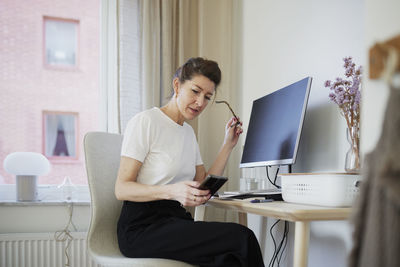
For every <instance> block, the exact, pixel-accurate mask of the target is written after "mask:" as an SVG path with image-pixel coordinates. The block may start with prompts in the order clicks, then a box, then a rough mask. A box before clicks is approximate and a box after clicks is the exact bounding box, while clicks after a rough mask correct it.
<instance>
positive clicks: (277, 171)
mask: <svg viewBox="0 0 400 267" xmlns="http://www.w3.org/2000/svg"><path fill="white" fill-rule="evenodd" d="M269 167H271V166H266V167H265V170H266V172H267V178H268V181H269V182H270V183H271V184H272V185H273V186H275V187H276V188H278V189H279V188H281V186H280V185H277V184H276V180H277V179H278V173H279V168H280V167H279V166H278V168H277V169H276V173H275V177H274V181H272V180H271V178H269Z"/></svg>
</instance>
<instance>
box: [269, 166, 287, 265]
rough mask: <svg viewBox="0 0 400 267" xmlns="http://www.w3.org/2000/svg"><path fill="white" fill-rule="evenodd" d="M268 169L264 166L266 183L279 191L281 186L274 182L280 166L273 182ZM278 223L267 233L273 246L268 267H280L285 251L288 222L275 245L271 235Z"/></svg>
mask: <svg viewBox="0 0 400 267" xmlns="http://www.w3.org/2000/svg"><path fill="white" fill-rule="evenodd" d="M269 167H271V166H266V172H267V178H268V181H269V182H270V183H271V184H272V185H273V186H275V188H278V189H280V188H281V186H280V185H278V184H277V183H276V180H277V178H278V173H279V169H280V166H278V168H277V170H276V173H275V176H274V180H273V181H272V180H271V178H270V177H269ZM289 170H290V169H289ZM280 221H281V220H277V221H276V222H275V223H274V224H273V225H272V226H271V228H270V229H269V233H270V235H271V238H272V242H273V244H274V253H273V255H272V258H271V260H270V262H269V264H268V267H274V265H275V263H276V264H277V265H278V267H279V266H280V263H281V260H282V256H283V253H284V251H285V249H286V245H287V240H288V234H289V222H287V221H285V226H284V230H283V235H282V239H281V241H280V242H279V244H278V245H277V243H276V240H275V237H274V235H273V233H272V231H273V229H274V228H275V227H276V225H278V223H279V222H280Z"/></svg>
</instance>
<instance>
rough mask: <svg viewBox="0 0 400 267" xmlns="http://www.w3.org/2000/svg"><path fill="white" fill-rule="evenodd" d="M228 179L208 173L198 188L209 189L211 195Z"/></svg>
mask: <svg viewBox="0 0 400 267" xmlns="http://www.w3.org/2000/svg"><path fill="white" fill-rule="evenodd" d="M226 181H228V178H227V177H223V176H217V175H213V174H210V175H208V176H207V178H206V179H204V181H203V182H202V183H201V184H200V186H199V189H201V190H210V194H211V196H213V195H214V194H215V193H216V192H217V191H218V189H220V188H221V186H223V185H224V183H226Z"/></svg>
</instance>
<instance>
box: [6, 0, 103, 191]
mask: <svg viewBox="0 0 400 267" xmlns="http://www.w3.org/2000/svg"><path fill="white" fill-rule="evenodd" d="M99 53H100V1H99V0H85V1H80V0H69V1H65V0H34V1H23V0H2V1H0V163H1V165H0V183H2V182H4V183H15V180H14V177H13V175H10V174H8V173H6V172H5V170H4V168H3V164H2V163H3V161H4V158H5V157H6V156H7V155H8V154H9V153H12V152H15V151H32V152H39V153H42V154H44V155H45V156H46V157H48V158H49V160H50V162H51V165H52V170H51V172H50V173H49V174H48V175H46V176H42V177H40V178H39V183H41V184H59V183H61V182H62V180H63V179H64V177H65V176H70V177H71V179H72V181H73V183H76V184H85V183H86V172H85V168H84V155H83V147H82V140H83V137H84V134H85V133H86V132H88V131H93V130H98V127H99V103H100V101H99V71H100V58H99ZM59 140H60V141H59Z"/></svg>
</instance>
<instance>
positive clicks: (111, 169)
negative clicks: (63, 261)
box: [84, 132, 193, 267]
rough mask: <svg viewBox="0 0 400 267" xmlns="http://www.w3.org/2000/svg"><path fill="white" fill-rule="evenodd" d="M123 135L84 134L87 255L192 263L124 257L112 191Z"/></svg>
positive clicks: (166, 266) (180, 266) (146, 265)
mask: <svg viewBox="0 0 400 267" xmlns="http://www.w3.org/2000/svg"><path fill="white" fill-rule="evenodd" d="M121 145H122V135H119V134H111V133H102V132H91V133H88V134H86V135H85V139H84V150H85V158H86V170H87V176H88V183H89V189H90V196H91V221H90V226H89V231H88V235H87V248H88V252H89V254H90V256H91V257H92V258H93V259H94V260H95V261H96V262H97V263H98V264H101V265H102V266H103V265H104V266H140V267H150V266H153V267H193V265H190V264H187V263H184V262H179V261H175V260H167V259H144V258H140V259H139V258H127V257H124V256H123V255H122V254H121V252H120V250H119V247H118V241H117V221H118V218H119V215H120V211H121V207H122V201H119V200H117V199H116V197H115V195H114V184H115V180H116V177H117V173H118V168H119V161H120V152H121Z"/></svg>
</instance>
